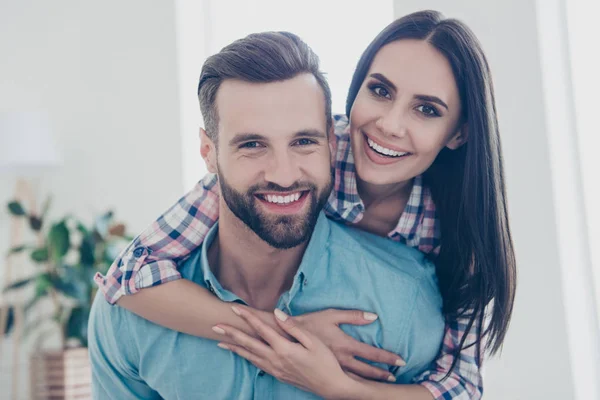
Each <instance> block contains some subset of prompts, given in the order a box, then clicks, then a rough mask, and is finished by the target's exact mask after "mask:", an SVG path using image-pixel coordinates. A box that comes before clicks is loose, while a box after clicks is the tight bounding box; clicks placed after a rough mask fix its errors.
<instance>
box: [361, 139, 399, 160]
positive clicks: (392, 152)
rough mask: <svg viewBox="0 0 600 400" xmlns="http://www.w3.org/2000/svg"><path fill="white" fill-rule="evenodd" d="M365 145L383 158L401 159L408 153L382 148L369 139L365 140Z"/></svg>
mask: <svg viewBox="0 0 600 400" xmlns="http://www.w3.org/2000/svg"><path fill="white" fill-rule="evenodd" d="M367 143H369V147H370V148H372V149H373V150H375V151H376V152H377V153H379V154H381V155H384V156H388V157H402V156H405V155H407V154H409V153H404V152H401V151H395V150H392V149H386V148H385V147H383V146H380V145H378V144H377V143H375V142H374V141H372V140H371V139H370V138H367Z"/></svg>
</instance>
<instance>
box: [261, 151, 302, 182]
mask: <svg viewBox="0 0 600 400" xmlns="http://www.w3.org/2000/svg"><path fill="white" fill-rule="evenodd" d="M301 178H302V171H301V169H300V166H299V165H298V160H296V157H294V156H293V155H290V154H288V153H287V152H277V154H273V156H272V158H271V162H270V163H269V165H268V167H267V170H266V171H265V180H266V181H267V182H272V183H275V184H277V185H279V186H282V187H289V186H292V185H293V184H294V183H296V182H298V181H299V180H300V179H301Z"/></svg>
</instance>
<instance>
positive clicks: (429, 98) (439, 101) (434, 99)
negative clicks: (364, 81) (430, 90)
mask: <svg viewBox="0 0 600 400" xmlns="http://www.w3.org/2000/svg"><path fill="white" fill-rule="evenodd" d="M369 76H371V77H373V78H375V79H377V80H380V81H381V82H383V83H385V84H386V85H387V86H389V87H390V89H392V90H393V91H394V92H396V91H398V89H397V88H396V85H394V84H393V83H392V81H390V80H389V79H388V78H386V77H385V76H384V75H383V74H380V73H379V72H375V73H373V74H371V75H369ZM415 98H416V99H419V100H423V101H429V102H431V103H437V104H439V105H440V106H442V107H444V108H445V109H446V110H448V105H447V104H446V103H445V102H444V101H443V100H442V99H440V98H439V97H437V96H430V95H427V94H416V95H415Z"/></svg>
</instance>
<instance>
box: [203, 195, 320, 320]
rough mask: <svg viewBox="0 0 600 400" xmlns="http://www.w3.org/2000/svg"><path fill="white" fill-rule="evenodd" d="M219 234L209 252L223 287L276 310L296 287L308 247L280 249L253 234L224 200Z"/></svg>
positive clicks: (261, 306)
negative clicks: (299, 270)
mask: <svg viewBox="0 0 600 400" xmlns="http://www.w3.org/2000/svg"><path fill="white" fill-rule="evenodd" d="M219 206H220V210H221V213H220V216H219V232H218V236H217V238H216V239H215V240H214V241H213V242H212V244H211V245H210V247H209V249H208V261H209V264H210V266H211V269H212V271H213V273H214V275H215V277H216V278H217V280H218V281H219V282H220V284H221V286H223V287H224V288H225V289H227V290H229V291H230V292H232V293H235V294H236V295H237V296H239V297H240V298H241V299H243V300H244V301H245V302H246V303H248V305H250V306H252V307H254V308H257V309H260V310H269V311H270V310H273V309H274V308H275V306H276V305H277V301H278V299H279V297H280V296H281V294H282V293H283V292H285V291H286V290H288V289H289V288H290V287H291V286H292V282H293V280H294V276H295V274H296V272H297V271H298V267H299V265H300V262H301V261H302V256H303V254H304V250H305V249H306V245H307V244H308V242H305V243H303V244H301V245H299V246H297V247H294V248H291V249H287V250H280V249H275V248H273V247H271V246H270V245H269V244H267V243H266V242H265V241H263V240H262V239H260V238H259V237H258V236H257V235H256V234H255V233H254V232H253V231H251V230H250V229H249V228H248V227H247V226H246V225H245V224H244V223H243V222H242V221H240V220H239V219H238V218H237V217H236V216H235V215H234V214H233V213H232V212H231V210H229V208H228V207H227V205H226V204H225V203H224V202H223V201H221V204H220V205H219Z"/></svg>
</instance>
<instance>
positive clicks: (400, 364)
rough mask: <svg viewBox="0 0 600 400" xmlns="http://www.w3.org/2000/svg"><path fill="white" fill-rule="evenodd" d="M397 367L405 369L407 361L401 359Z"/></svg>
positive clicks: (398, 360)
mask: <svg viewBox="0 0 600 400" xmlns="http://www.w3.org/2000/svg"><path fill="white" fill-rule="evenodd" d="M396 365H397V366H399V367H404V366H405V365H406V361H404V360H403V359H401V358H399V359H397V360H396Z"/></svg>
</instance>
